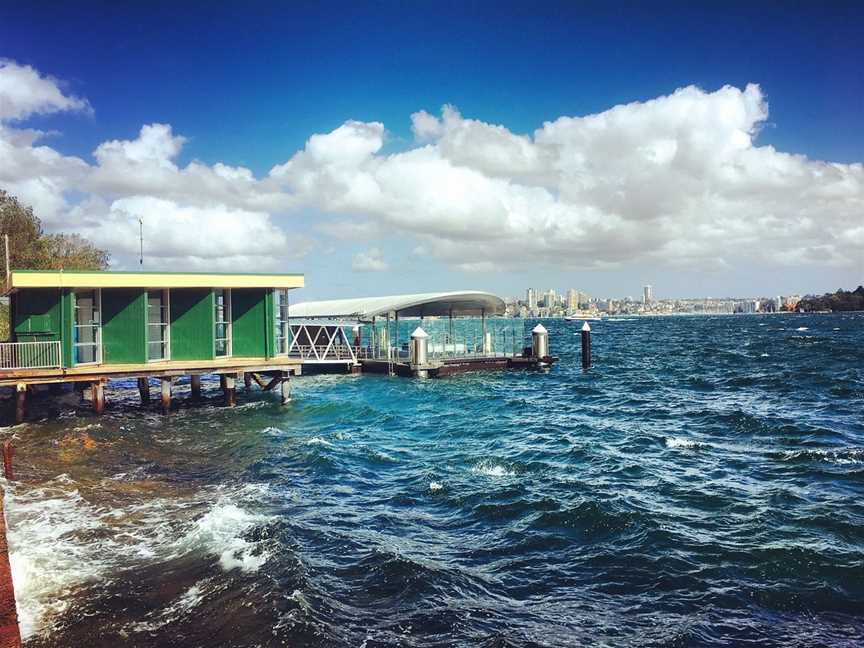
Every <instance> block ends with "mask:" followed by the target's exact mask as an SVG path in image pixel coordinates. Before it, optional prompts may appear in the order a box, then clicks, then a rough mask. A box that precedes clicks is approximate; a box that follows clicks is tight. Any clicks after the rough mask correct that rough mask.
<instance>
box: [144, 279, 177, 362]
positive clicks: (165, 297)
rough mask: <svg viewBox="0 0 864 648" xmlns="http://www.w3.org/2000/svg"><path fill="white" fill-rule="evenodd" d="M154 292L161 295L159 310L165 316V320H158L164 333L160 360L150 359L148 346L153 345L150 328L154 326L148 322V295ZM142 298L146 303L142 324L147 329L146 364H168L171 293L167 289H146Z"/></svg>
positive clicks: (169, 355) (169, 354)
mask: <svg viewBox="0 0 864 648" xmlns="http://www.w3.org/2000/svg"><path fill="white" fill-rule="evenodd" d="M155 292H161V293H162V301H161V304H160V310H161V311H162V312H164V314H165V320H164V321H161V320H160V322H159V326H162V328H163V331H164V337H163V338H162V341H161V344H162V346H163V349H164V354H163V356H162V357H161V358H151V357H150V345H151V344H154V342H151V341H150V327H151V326H154V324H153V323H151V322H150V293H155ZM144 298H145V300H146V302H147V303H146V307H145V313H144V324H145V326H146V327H147V331H146V332H147V336H146V337H147V362H168V361H170V360H171V291H170V290H168V289H167V288H152V289H151V288H148V289H147V290H145V291H144ZM160 316H161V313H160Z"/></svg>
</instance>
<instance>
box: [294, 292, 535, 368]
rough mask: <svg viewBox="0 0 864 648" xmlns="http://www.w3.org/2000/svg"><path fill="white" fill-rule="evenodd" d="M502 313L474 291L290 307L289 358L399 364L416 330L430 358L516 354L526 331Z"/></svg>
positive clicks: (499, 305)
mask: <svg viewBox="0 0 864 648" xmlns="http://www.w3.org/2000/svg"><path fill="white" fill-rule="evenodd" d="M503 313H504V300H503V299H501V298H500V297H498V296H497V295H493V294H492V293H488V292H478V291H455V292H437V293H422V294H413V295H390V296H386V297H363V298H357V299H334V300H324V301H314V302H302V303H299V304H292V306H291V313H290V319H291V329H292V333H293V336H292V337H293V340H292V343H291V351H290V354H291V355H293V356H295V357H299V358H301V359H303V360H304V362H310V361H313V362H321V363H326V362H333V361H349V362H350V361H354V362H357V361H359V360H362V359H382V358H384V359H392V360H399V359H402V358H407V357H408V355H409V341H410V338H411V334H412V332H414V331H415V330H416V328H417V327H418V326H419V327H422V329H423V331H424V332H425V333H426V334H427V335H428V336H429V342H428V345H429V354H430V356H431V357H432V358H452V357H460V356H478V355H484V356H496V355H498V356H504V355H508V356H509V355H517V354H519V353H521V352H522V350H523V346H524V342H525V336H524V330H523V329H524V327H523V324H522V321H521V320H512V319H503V318H501V317H499V316H500V315H503ZM417 320H419V321H417ZM484 341H485V342H484Z"/></svg>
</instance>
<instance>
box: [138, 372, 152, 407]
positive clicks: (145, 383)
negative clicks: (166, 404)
mask: <svg viewBox="0 0 864 648" xmlns="http://www.w3.org/2000/svg"><path fill="white" fill-rule="evenodd" d="M138 393H139V394H141V404H142V405H146V404H147V403H149V402H150V380H149V379H147V378H139V379H138Z"/></svg>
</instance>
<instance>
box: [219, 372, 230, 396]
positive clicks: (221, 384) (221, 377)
mask: <svg viewBox="0 0 864 648" xmlns="http://www.w3.org/2000/svg"><path fill="white" fill-rule="evenodd" d="M227 388H228V381H227V380H226V379H225V374H219V389H221V390H222V391H223V392H224V391H225V390H226V389H227Z"/></svg>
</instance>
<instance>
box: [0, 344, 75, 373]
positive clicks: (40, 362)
mask: <svg viewBox="0 0 864 648" xmlns="http://www.w3.org/2000/svg"><path fill="white" fill-rule="evenodd" d="M61 357H62V354H61V347H60V342H59V341H53V342H0V371H3V370H15V369H59V368H60V366H61V364H62V362H61Z"/></svg>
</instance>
